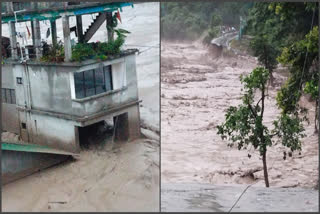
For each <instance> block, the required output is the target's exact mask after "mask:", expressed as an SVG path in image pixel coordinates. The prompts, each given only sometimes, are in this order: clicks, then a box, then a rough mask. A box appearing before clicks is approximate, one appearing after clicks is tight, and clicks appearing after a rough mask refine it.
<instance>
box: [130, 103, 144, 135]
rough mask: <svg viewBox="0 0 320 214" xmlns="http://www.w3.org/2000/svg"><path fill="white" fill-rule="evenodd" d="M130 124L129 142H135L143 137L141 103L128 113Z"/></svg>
mask: <svg viewBox="0 0 320 214" xmlns="http://www.w3.org/2000/svg"><path fill="white" fill-rule="evenodd" d="M128 123H129V140H130V141H132V140H135V139H137V138H139V137H140V136H141V130H140V109H139V103H138V104H137V105H135V106H132V107H131V108H130V109H129V111H128Z"/></svg>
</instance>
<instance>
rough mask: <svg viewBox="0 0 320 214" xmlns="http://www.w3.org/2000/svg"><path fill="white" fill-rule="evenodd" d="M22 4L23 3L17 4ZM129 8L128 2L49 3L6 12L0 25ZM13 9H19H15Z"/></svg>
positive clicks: (130, 4) (131, 4)
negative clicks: (38, 6)
mask: <svg viewBox="0 0 320 214" xmlns="http://www.w3.org/2000/svg"><path fill="white" fill-rule="evenodd" d="M19 4H24V3H19ZM126 6H131V7H133V3H129V2H110V3H102V2H100V3H80V4H77V5H73V4H72V5H68V6H65V4H64V3H63V2H59V3H57V2H49V3H48V5H47V6H46V7H42V8H41V7H40V8H38V9H33V8H31V7H30V6H29V7H26V8H27V9H23V10H15V11H14V12H8V11H7V10H6V11H5V12H3V13H2V20H1V21H2V23H8V22H10V21H16V22H25V21H31V20H34V19H37V20H40V21H41V20H52V19H53V20H54V19H58V18H61V17H62V16H64V15H67V16H76V15H85V14H92V13H100V12H112V11H117V10H118V9H120V11H122V7H126ZM14 9H19V7H15V8H14Z"/></svg>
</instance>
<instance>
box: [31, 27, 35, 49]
mask: <svg viewBox="0 0 320 214" xmlns="http://www.w3.org/2000/svg"><path fill="white" fill-rule="evenodd" d="M31 34H32V45H33V47H35V46H36V45H35V43H34V37H33V35H34V25H33V21H31Z"/></svg>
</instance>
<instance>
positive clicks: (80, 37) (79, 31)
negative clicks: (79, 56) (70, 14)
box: [76, 15, 83, 43]
mask: <svg viewBox="0 0 320 214" xmlns="http://www.w3.org/2000/svg"><path fill="white" fill-rule="evenodd" d="M76 20H77V35H78V43H83V29H82V17H81V15H78V16H76Z"/></svg>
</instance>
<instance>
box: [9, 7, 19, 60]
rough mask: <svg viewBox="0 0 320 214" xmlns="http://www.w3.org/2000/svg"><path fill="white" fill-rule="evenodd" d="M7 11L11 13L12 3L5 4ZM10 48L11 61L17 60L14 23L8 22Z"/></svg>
mask: <svg viewBox="0 0 320 214" xmlns="http://www.w3.org/2000/svg"><path fill="white" fill-rule="evenodd" d="M7 11H8V12H9V13H13V2H7ZM9 33H10V46H11V57H12V59H18V49H17V32H16V23H15V22H14V21H10V22H9Z"/></svg>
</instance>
